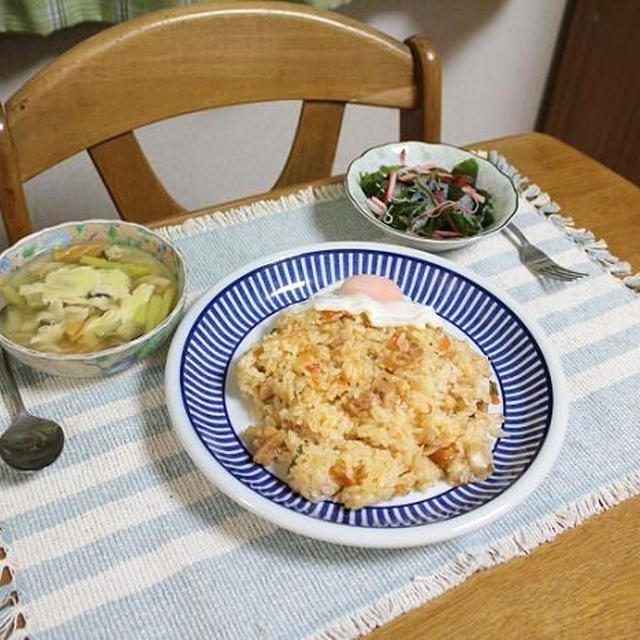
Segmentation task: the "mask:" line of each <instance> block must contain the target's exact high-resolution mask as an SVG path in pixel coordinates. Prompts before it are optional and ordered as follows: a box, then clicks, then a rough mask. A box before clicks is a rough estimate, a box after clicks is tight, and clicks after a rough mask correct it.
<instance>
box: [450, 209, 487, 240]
mask: <svg viewBox="0 0 640 640" xmlns="http://www.w3.org/2000/svg"><path fill="white" fill-rule="evenodd" d="M448 216H449V219H450V220H451V222H452V224H453V225H454V226H455V231H459V232H460V233H461V234H462V235H464V236H473V235H475V234H476V233H478V232H479V231H482V220H481V219H480V217H479V216H477V215H468V214H466V213H463V212H462V211H456V210H454V211H449V212H448Z"/></svg>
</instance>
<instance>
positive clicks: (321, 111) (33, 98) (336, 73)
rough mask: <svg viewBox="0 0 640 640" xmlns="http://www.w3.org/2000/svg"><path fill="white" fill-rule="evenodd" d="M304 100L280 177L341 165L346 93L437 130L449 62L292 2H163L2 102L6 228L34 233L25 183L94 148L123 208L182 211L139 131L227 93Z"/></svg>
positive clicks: (147, 212) (309, 176) (1, 191)
mask: <svg viewBox="0 0 640 640" xmlns="http://www.w3.org/2000/svg"><path fill="white" fill-rule="evenodd" d="M269 100H303V101H304V102H303V107H302V111H301V114H300V119H299V122H298V128H297V131H296V135H295V138H294V141H293V144H292V148H291V151H290V154H289V157H288V159H287V161H286V163H285V167H284V169H283V171H282V173H281V175H280V177H279V179H278V181H277V183H276V185H275V186H277V187H280V186H285V185H289V184H296V183H299V182H304V181H309V180H313V179H317V178H321V177H325V176H328V175H330V174H331V168H332V163H333V158H334V154H335V149H336V145H337V141H338V136H339V132H340V126H341V122H342V114H343V110H344V106H345V104H346V103H359V104H367V105H376V106H384V107H397V108H400V109H401V137H402V138H403V139H409V138H415V139H423V140H428V141H437V140H438V139H439V136H440V101H441V98H440V64H439V58H438V56H437V54H436V53H435V50H434V49H433V47H432V46H431V45H430V43H429V42H428V40H426V38H423V37H419V36H416V37H414V38H410V39H409V40H408V41H407V44H402V43H400V42H397V41H396V40H393V39H392V38H390V37H388V36H386V35H384V34H382V33H380V32H378V31H376V30H374V29H372V28H370V27H368V26H366V25H363V24H361V23H358V22H356V21H354V20H351V19H349V18H346V17H343V16H339V15H337V14H332V13H329V12H324V11H318V10H314V9H311V8H307V7H302V6H299V5H294V4H290V3H285V2H270V1H263V2H244V1H235V2H214V3H211V4H198V5H191V6H187V7H181V8H178V9H173V10H166V11H157V12H154V13H152V14H149V15H146V16H144V17H141V18H137V19H134V20H131V21H128V22H126V23H123V24H120V25H117V26H114V27H111V28H109V29H107V30H105V31H103V32H101V33H99V34H98V35H96V36H94V37H92V38H90V39H88V40H86V41H84V42H82V43H80V44H79V45H77V46H75V47H73V48H72V49H70V50H69V51H67V52H66V53H64V54H63V55H61V56H60V57H59V58H57V59H56V60H55V61H54V62H53V63H52V64H50V65H49V66H47V67H46V68H45V69H43V70H42V71H40V72H39V73H38V74H37V75H36V76H34V77H33V78H32V79H30V80H29V81H28V82H26V83H25V84H24V85H23V86H22V87H21V88H20V89H19V90H18V91H16V93H15V94H14V95H13V96H11V97H10V98H9V100H8V101H7V102H6V106H5V112H4V114H3V112H2V108H1V106H0V207H1V208H2V214H3V219H4V223H5V227H6V231H7V235H8V237H9V239H10V240H11V241H15V240H16V239H18V238H19V237H21V236H23V235H24V234H26V233H28V232H30V230H31V226H30V222H29V217H28V212H27V207H26V203H25V199H24V194H23V190H22V183H23V182H25V181H27V180H29V179H30V178H32V177H33V176H35V175H37V174H38V173H40V172H42V171H44V170H45V169H47V168H49V167H51V166H53V165H55V164H56V163H58V162H61V161H62V160H64V159H65V158H68V157H69V156H71V155H73V154H75V153H77V152H79V151H82V150H85V149H86V150H88V152H89V154H90V155H91V158H92V160H93V162H94V164H95V166H96V168H97V170H98V172H99V173H100V175H101V177H102V179H103V181H104V183H105V186H106V187H107V189H108V191H109V194H110V196H111V198H112V200H113V201H114V204H115V205H116V208H117V209H118V212H119V213H120V215H121V216H122V217H123V218H124V219H125V220H134V221H139V222H149V221H152V220H154V219H161V218H167V217H171V216H172V215H177V214H181V213H184V211H183V209H182V207H180V205H179V204H177V203H176V202H175V201H174V200H173V199H172V197H171V196H170V195H169V194H168V193H167V192H166V191H165V189H164V187H163V186H162V185H161V183H160V182H159V180H158V179H157V177H156V176H155V174H154V172H153V170H152V168H151V166H150V165H149V163H148V162H147V159H146V157H145V156H144V154H143V152H142V150H141V148H140V146H139V145H138V143H137V140H136V138H135V136H134V134H133V130H134V129H135V128H137V127H140V126H143V125H146V124H149V123H152V122H156V121H159V120H163V119H165V118H169V117H171V116H176V115H180V114H185V113H190V112H194V111H200V110H204V109H211V108H215V107H219V106H223V105H234V104H243V103H250V102H261V101H269Z"/></svg>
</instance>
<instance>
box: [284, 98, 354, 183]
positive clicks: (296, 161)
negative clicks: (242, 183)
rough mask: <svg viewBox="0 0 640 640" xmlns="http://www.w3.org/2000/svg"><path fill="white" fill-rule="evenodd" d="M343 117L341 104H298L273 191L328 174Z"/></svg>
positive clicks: (342, 105) (331, 166)
mask: <svg viewBox="0 0 640 640" xmlns="http://www.w3.org/2000/svg"><path fill="white" fill-rule="evenodd" d="M343 114H344V104H343V103H341V102H310V101H308V100H305V102H303V103H302V109H301V111H300V118H299V120H298V127H297V129H296V135H295V138H294V139H293V143H292V145H291V150H290V151H289V157H288V158H287V161H286V162H285V165H284V168H283V170H282V173H281V174H280V177H279V178H278V180H277V181H276V183H275V185H274V188H277V187H287V186H289V185H291V184H298V183H301V182H310V181H311V180H317V179H318V178H324V177H325V176H329V175H331V169H332V168H333V159H334V157H335V155H336V149H337V147H338V138H339V137H340V127H341V126H342V116H343Z"/></svg>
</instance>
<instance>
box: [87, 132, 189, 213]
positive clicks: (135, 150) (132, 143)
mask: <svg viewBox="0 0 640 640" xmlns="http://www.w3.org/2000/svg"><path fill="white" fill-rule="evenodd" d="M88 152H89V155H90V156H91V159H92V160H93V164H94V165H95V167H96V170H97V171H98V173H99V174H100V177H101V178H102V181H103V182H104V186H105V187H106V188H107V191H108V192H109V195H110V196H111V200H113V203H114V205H115V207H116V209H117V210H118V213H119V214H120V217H121V218H122V219H123V220H128V221H129V222H141V223H144V222H151V221H152V220H158V219H161V218H170V217H171V216H174V215H179V214H181V213H184V209H183V208H182V207H181V206H180V205H179V204H178V203H177V202H176V201H175V200H174V199H173V198H172V197H171V196H170V195H169V193H168V192H167V190H166V189H165V188H164V186H163V185H162V183H161V182H160V181H159V180H158V177H157V176H156V174H155V172H154V171H153V169H152V168H151V165H150V164H149V162H148V160H147V157H146V156H145V154H144V152H143V151H142V149H141V148H140V144H139V143H138V140H137V138H136V136H135V135H134V133H133V132H131V131H127V132H126V133H123V134H121V135H119V136H116V137H115V138H111V139H110V140H106V141H105V142H101V143H99V144H96V145H94V146H93V147H89V149H88Z"/></svg>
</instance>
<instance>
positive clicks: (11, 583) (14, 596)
mask: <svg viewBox="0 0 640 640" xmlns="http://www.w3.org/2000/svg"><path fill="white" fill-rule="evenodd" d="M7 538H8V536H7V533H6V529H5V528H4V527H3V526H2V525H1V524H0V583H2V584H0V640H9V639H11V640H23V639H25V638H26V637H27V630H26V628H25V625H26V621H25V618H24V615H23V612H22V606H21V602H22V601H23V593H22V591H21V590H20V589H19V587H18V586H17V585H16V581H15V571H14V569H13V567H12V566H11V565H10V563H9V544H8V543H9V541H8V539H7Z"/></svg>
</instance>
